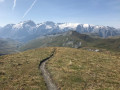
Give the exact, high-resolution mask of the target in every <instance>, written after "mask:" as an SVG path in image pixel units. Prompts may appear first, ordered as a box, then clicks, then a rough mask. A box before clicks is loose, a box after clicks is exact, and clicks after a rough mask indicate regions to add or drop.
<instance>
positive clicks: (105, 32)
mask: <svg viewBox="0 0 120 90" xmlns="http://www.w3.org/2000/svg"><path fill="white" fill-rule="evenodd" d="M69 30H74V31H76V32H79V33H82V34H92V35H97V36H100V37H104V38H107V37H110V36H118V35H120V30H119V29H116V28H113V27H109V26H98V25H89V24H79V23H54V22H50V21H47V22H43V23H39V24H35V23H34V22H33V21H31V20H28V21H24V22H20V23H18V24H8V25H6V26H4V27H0V37H1V38H11V39H14V40H19V41H22V42H27V41H29V40H33V39H35V38H38V37H41V36H44V35H52V34H58V33H63V32H66V31H69Z"/></svg>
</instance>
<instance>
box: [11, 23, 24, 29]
mask: <svg viewBox="0 0 120 90" xmlns="http://www.w3.org/2000/svg"><path fill="white" fill-rule="evenodd" d="M13 28H14V29H20V28H23V23H22V22H21V23H18V24H15V25H14V26H13Z"/></svg>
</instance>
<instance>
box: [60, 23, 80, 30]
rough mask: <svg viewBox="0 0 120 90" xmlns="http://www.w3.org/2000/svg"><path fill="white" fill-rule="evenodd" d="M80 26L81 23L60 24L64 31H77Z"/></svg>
mask: <svg viewBox="0 0 120 90" xmlns="http://www.w3.org/2000/svg"><path fill="white" fill-rule="evenodd" d="M78 25H79V23H63V24H59V25H58V26H59V28H60V29H64V28H72V29H76V27H77V26H78Z"/></svg>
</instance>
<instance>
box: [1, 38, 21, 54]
mask: <svg viewBox="0 0 120 90" xmlns="http://www.w3.org/2000/svg"><path fill="white" fill-rule="evenodd" d="M18 45H19V43H18V42H16V41H14V40H11V39H0V55H2V54H10V53H15V52H16V51H17V46H18Z"/></svg>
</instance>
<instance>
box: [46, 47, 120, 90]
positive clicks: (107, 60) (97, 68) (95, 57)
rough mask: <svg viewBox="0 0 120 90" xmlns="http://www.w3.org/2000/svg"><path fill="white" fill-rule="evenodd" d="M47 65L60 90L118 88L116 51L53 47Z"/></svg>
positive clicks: (119, 63) (119, 70)
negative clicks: (54, 50)
mask: <svg viewBox="0 0 120 90" xmlns="http://www.w3.org/2000/svg"><path fill="white" fill-rule="evenodd" d="M47 69H48V70H49V72H50V73H51V75H52V78H53V80H54V81H55V83H56V84H57V85H58V87H59V88H60V89H61V90H120V54H115V53H114V54H113V53H110V52H105V53H103V52H94V51H87V50H82V49H72V48H57V49H56V53H55V55H54V57H53V58H52V59H51V60H49V61H48V63H47Z"/></svg>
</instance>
